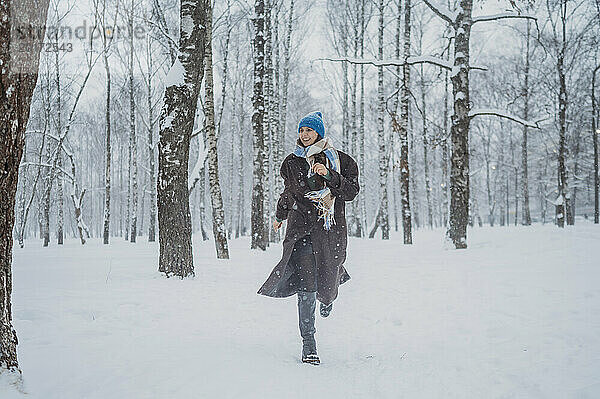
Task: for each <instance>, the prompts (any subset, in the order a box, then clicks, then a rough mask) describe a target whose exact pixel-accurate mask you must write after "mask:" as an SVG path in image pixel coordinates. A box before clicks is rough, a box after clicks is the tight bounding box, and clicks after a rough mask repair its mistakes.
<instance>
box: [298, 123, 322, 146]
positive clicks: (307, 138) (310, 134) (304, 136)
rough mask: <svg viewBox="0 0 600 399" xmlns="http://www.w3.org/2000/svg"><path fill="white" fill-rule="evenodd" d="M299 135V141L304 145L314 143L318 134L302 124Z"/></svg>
mask: <svg viewBox="0 0 600 399" xmlns="http://www.w3.org/2000/svg"><path fill="white" fill-rule="evenodd" d="M299 135H300V141H301V142H302V144H304V145H305V146H309V145H311V144H314V143H315V142H316V141H317V137H319V134H318V133H317V132H315V131H314V130H312V129H311V128H309V127H306V126H302V127H301V128H300V133H299Z"/></svg>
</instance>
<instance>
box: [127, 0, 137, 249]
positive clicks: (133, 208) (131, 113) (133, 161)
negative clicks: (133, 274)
mask: <svg viewBox="0 0 600 399" xmlns="http://www.w3.org/2000/svg"><path fill="white" fill-rule="evenodd" d="M128 11H129V27H130V29H131V32H133V30H134V27H133V12H134V4H133V0H132V1H131V4H130V9H129V10H128ZM134 36H135V35H133V34H131V35H129V134H130V136H129V137H130V145H131V165H130V167H131V175H132V176H131V195H132V199H131V234H130V236H129V241H130V242H136V239H137V214H138V209H137V208H138V197H139V193H138V170H137V136H136V131H135V92H134V86H133V72H134V70H133V54H134V51H135V49H134V46H133V38H134Z"/></svg>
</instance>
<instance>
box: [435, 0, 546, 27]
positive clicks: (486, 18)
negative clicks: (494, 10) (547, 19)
mask: <svg viewBox="0 0 600 399" xmlns="http://www.w3.org/2000/svg"><path fill="white" fill-rule="evenodd" d="M424 1H425V0H424ZM508 18H524V19H532V20H534V21H537V17H536V16H534V15H528V14H514V13H511V12H503V13H500V14H492V15H481V16H478V17H473V24H475V23H476V22H486V21H497V20H499V19H508Z"/></svg>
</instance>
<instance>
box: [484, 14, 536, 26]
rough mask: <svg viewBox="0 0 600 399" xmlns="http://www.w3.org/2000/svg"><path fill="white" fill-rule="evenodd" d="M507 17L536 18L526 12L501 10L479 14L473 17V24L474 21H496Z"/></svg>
mask: <svg viewBox="0 0 600 399" xmlns="http://www.w3.org/2000/svg"><path fill="white" fill-rule="evenodd" d="M507 18H525V19H533V20H536V19H537V17H536V16H535V15H528V14H515V13H512V12H503V13H500V14H492V15H481V16H478V17H473V24H475V23H476V22H485V21H497V20H499V19H507Z"/></svg>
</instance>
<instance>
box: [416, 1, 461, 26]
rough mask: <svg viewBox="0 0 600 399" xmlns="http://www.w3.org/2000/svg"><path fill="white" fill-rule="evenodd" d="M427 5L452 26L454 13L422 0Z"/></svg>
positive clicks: (454, 18)
mask: <svg viewBox="0 0 600 399" xmlns="http://www.w3.org/2000/svg"><path fill="white" fill-rule="evenodd" d="M423 2H424V3H425V4H427V7H429V8H430V9H431V11H433V12H434V13H435V14H436V15H437V16H438V17H440V18H441V19H443V20H444V21H446V22H448V23H449V24H450V25H452V26H454V21H455V20H456V13H453V12H451V11H450V10H447V9H445V8H443V7H439V6H434V5H433V4H431V3H430V2H429V1H428V0H423Z"/></svg>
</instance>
